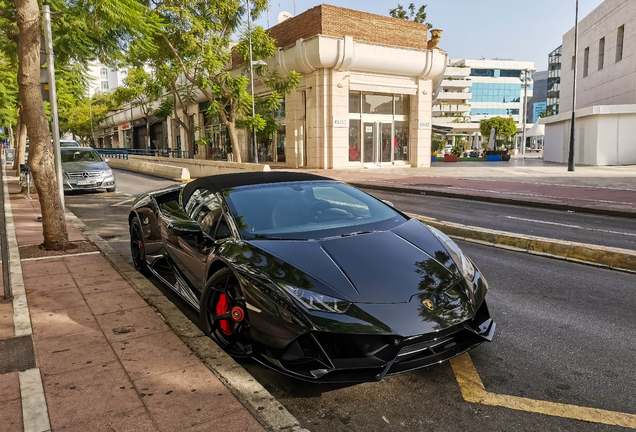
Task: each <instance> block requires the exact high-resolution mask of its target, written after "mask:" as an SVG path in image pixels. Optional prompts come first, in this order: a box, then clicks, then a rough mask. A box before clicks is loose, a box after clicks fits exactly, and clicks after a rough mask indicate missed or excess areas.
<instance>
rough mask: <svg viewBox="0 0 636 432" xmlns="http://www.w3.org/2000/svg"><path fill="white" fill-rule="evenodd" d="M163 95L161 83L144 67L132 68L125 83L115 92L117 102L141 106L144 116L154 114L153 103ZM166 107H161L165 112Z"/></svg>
mask: <svg viewBox="0 0 636 432" xmlns="http://www.w3.org/2000/svg"><path fill="white" fill-rule="evenodd" d="M162 95H163V91H162V88H161V84H160V83H159V82H158V81H157V80H155V79H154V77H153V76H152V75H150V74H149V73H148V72H146V71H145V70H144V69H143V68H142V67H138V68H134V69H130V70H129V71H128V76H127V77H126V78H125V79H124V85H123V86H122V87H118V88H117V89H115V91H114V92H113V98H114V100H115V101H116V103H117V104H119V105H123V104H127V103H130V104H132V106H133V107H139V108H140V109H141V112H142V113H143V114H144V116H148V115H149V114H154V110H153V109H152V104H153V103H154V102H156V101H158V100H159V99H160V98H161V96H162ZM165 109H166V107H165V106H164V107H163V110H162V108H161V107H160V108H159V111H161V112H162V113H165Z"/></svg>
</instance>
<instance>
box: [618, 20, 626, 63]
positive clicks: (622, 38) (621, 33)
mask: <svg viewBox="0 0 636 432" xmlns="http://www.w3.org/2000/svg"><path fill="white" fill-rule="evenodd" d="M624 42H625V26H624V25H623V26H620V27H619V28H618V36H617V37H616V63H618V62H619V61H621V60H623V44H624Z"/></svg>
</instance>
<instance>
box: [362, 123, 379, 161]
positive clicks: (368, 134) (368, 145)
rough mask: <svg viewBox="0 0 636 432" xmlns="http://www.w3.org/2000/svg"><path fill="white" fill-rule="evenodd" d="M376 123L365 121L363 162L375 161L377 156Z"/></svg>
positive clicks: (363, 129) (363, 128)
mask: <svg viewBox="0 0 636 432" xmlns="http://www.w3.org/2000/svg"><path fill="white" fill-rule="evenodd" d="M375 130H376V124H375V122H373V123H371V122H364V123H363V127H362V137H363V138H362V155H363V157H362V162H364V163H375V162H376V161H377V156H376V151H375V150H376V136H375Z"/></svg>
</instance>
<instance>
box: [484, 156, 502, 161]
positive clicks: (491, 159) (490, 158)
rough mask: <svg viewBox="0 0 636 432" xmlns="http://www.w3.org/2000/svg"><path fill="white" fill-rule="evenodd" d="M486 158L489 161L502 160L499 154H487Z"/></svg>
mask: <svg viewBox="0 0 636 432" xmlns="http://www.w3.org/2000/svg"><path fill="white" fill-rule="evenodd" d="M486 160H487V161H488V162H499V161H500V160H501V156H499V155H488V156H486Z"/></svg>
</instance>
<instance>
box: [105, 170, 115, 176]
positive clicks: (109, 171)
mask: <svg viewBox="0 0 636 432" xmlns="http://www.w3.org/2000/svg"><path fill="white" fill-rule="evenodd" d="M112 175H113V170H106V171H102V176H103V177H110V176H112Z"/></svg>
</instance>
